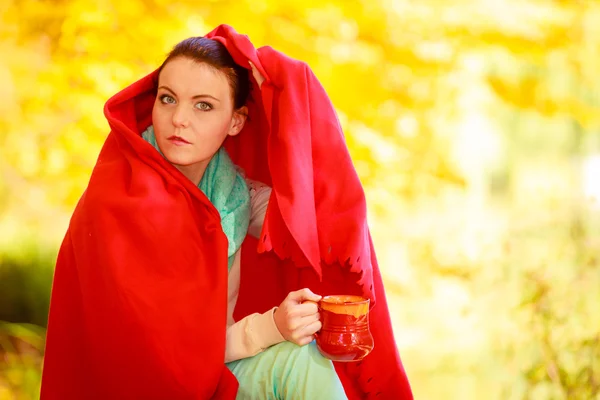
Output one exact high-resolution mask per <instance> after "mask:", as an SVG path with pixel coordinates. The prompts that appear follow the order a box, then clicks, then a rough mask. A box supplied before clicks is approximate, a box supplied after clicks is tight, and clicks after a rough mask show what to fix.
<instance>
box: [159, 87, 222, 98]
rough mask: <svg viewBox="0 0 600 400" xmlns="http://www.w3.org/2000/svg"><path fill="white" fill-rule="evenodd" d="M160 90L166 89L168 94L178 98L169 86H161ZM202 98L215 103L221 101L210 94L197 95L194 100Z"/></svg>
mask: <svg viewBox="0 0 600 400" xmlns="http://www.w3.org/2000/svg"><path fill="white" fill-rule="evenodd" d="M158 88H159V89H164V90H166V91H168V92H171V94H173V95H175V96H177V95H176V94H175V92H174V91H173V90H171V88H169V87H168V86H165V85H162V86H159V87H158ZM201 97H208V98H211V99H213V100H215V101H218V102H220V101H221V100H219V99H217V98H216V97H214V96H211V95H210V94H197V95H195V96H193V97H192V99H198V98H201Z"/></svg>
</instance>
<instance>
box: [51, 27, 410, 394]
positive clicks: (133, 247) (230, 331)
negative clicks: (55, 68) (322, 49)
mask: <svg viewBox="0 0 600 400" xmlns="http://www.w3.org/2000/svg"><path fill="white" fill-rule="evenodd" d="M208 37H211V38H213V39H214V41H211V40H209V39H201V38H196V39H191V40H188V41H184V42H182V43H181V44H180V45H178V46H176V47H175V49H174V50H173V52H172V53H171V54H170V55H169V57H167V59H166V60H165V62H164V63H163V65H162V66H161V68H159V69H158V70H157V71H156V72H155V73H153V74H151V75H149V76H148V77H146V78H144V79H142V80H140V81H138V82H136V83H135V84H133V85H132V86H130V87H129V88H127V89H125V90H124V91H122V92H121V93H119V94H117V95H116V96H114V97H113V98H112V99H111V100H109V101H108V102H107V106H106V108H105V113H106V115H107V118H108V120H109V124H110V126H111V134H110V135H109V137H108V138H107V141H106V143H105V145H104V147H103V149H102V151H101V153H100V156H99V158H98V162H97V165H96V167H95V169H94V172H93V174H92V177H91V179H90V184H89V186H88V189H87V190H86V192H85V193H84V195H83V196H82V199H81V201H80V202H79V204H78V206H77V209H76V210H75V212H74V215H73V218H72V221H71V224H70V227H69V230H68V232H67V235H66V237H65V240H64V242H63V245H62V247H61V251H60V253H59V258H58V261H57V267H56V274H55V281H54V287H53V296H52V303H51V311H50V320H49V327H48V338H47V350H46V359H45V366H44V376H43V382H42V398H48V399H53V398H60V399H70V398H73V399H75V398H113V399H117V398H127V399H129V398H144V399H148V398H157V399H160V398H170V399H180V398H181V399H187V398H193V399H203V398H233V397H235V395H236V391H237V386H238V385H237V381H239V391H237V394H238V396H239V397H240V398H265V397H267V396H268V397H271V396H273V397H276V398H294V396H296V398H333V399H335V398H345V397H346V394H347V395H348V397H351V398H357V397H363V396H364V395H365V394H366V393H367V392H368V391H370V388H374V389H375V390H376V391H374V392H373V395H374V396H375V395H383V396H384V397H380V398H402V397H398V395H400V394H401V395H402V396H403V397H404V398H410V396H411V395H410V389H409V387H408V384H407V382H406V377H405V375H404V372H403V370H402V368H401V365H400V363H399V359H398V357H397V352H396V350H395V346H394V343H393V337H392V334H391V328H390V327H389V316H388V315H387V307H386V305H385V297H384V295H383V287H382V286H381V280H380V277H379V275H378V269H377V266H376V262H375V259H374V254H373V253H372V249H371V246H370V239H369V238H368V230H366V231H365V227H366V223H365V218H364V195H363V193H362V190H361V188H360V184H359V183H358V181H357V179H356V176H355V173H354V170H353V168H352V167H351V164H348V163H349V157H348V156H347V150H346V149H345V146H344V145H343V142H340V137H337V136H335V135H334V136H330V135H327V134H326V133H327V126H326V125H325V126H324V125H323V122H327V123H328V124H330V125H331V126H334V127H335V126H336V125H337V120H336V119H335V114H332V109H331V105H330V104H329V103H327V101H328V99H327V98H326V95H325V94H324V92H322V88H320V86H318V82H316V80H315V79H314V77H312V76H310V75H306V74H305V75H304V76H302V75H301V74H299V73H292V74H290V73H289V71H292V70H294V69H295V68H296V69H297V68H298V67H301V68H302V69H304V68H305V65H304V64H300V63H298V62H295V61H293V60H290V59H288V58H286V57H285V56H283V55H280V54H278V53H275V52H273V51H272V50H270V49H261V50H259V51H258V52H257V51H256V50H255V49H254V48H253V47H252V45H251V43H250V42H249V41H248V39H247V37H244V36H242V35H238V34H237V33H235V31H233V29H231V28H230V27H227V26H221V27H219V28H217V29H216V30H215V31H213V32H211V34H209V35H208ZM217 42H218V43H220V45H219V44H218V43H217ZM232 57H233V59H232ZM234 60H235V62H234ZM249 60H252V61H253V62H254V63H255V64H256V65H257V67H256V68H255V67H252V69H253V75H254V77H255V81H256V82H252V85H254V88H255V89H256V91H255V93H254V95H253V99H252V100H253V101H250V102H247V100H246V98H247V97H248V93H249V91H250V89H249V87H250V85H249V80H248V72H247V69H249V68H250V64H248V61H249ZM240 66H244V67H240ZM311 85H312V86H311ZM259 87H262V89H264V90H261V89H259ZM299 88H304V92H305V93H304V94H305V95H306V96H305V97H302V96H299V97H298V95H300V94H301V92H302V90H299ZM290 95H292V97H291V98H290ZM293 96H296V97H293ZM300 99H304V100H308V101H312V102H313V103H315V105H316V106H318V107H319V108H318V109H314V108H311V107H308V106H307V105H306V104H304V105H302V102H301V101H299V100H300ZM319 102H321V104H319ZM286 107H287V110H285V108H286ZM323 107H325V108H323ZM327 107H329V108H327ZM323 110H324V111H323ZM291 112H293V114H290V113H291ZM324 112H325V113H324ZM290 115H292V116H290ZM307 117H309V118H307ZM323 117H324V118H325V121H319V119H320V118H323ZM290 118H292V119H290ZM310 118H315V121H316V122H318V123H319V126H320V127H321V129H322V133H323V134H324V135H323V136H324V138H325V139H319V138H314V137H313V136H312V134H311V131H310V130H307V128H306V122H307V121H308V120H309V119H310ZM308 122H310V121H308ZM299 128H300V129H303V130H304V132H305V133H304V134H302V133H300V134H298V135H292V136H290V133H292V132H293V133H297V132H296V131H297V129H299ZM338 128H339V126H338ZM333 133H335V132H333ZM340 133H341V132H340ZM140 136H141V138H140ZM303 136H304V137H305V136H308V138H309V140H308V141H307V140H306V137H305V138H304V139H302V137H303ZM311 137H313V139H312V140H310V138H311ZM142 138H143V139H145V141H146V142H149V143H150V144H152V146H148V145H147V143H144V140H142ZM283 139H286V140H283ZM224 142H225V147H227V148H228V150H229V154H231V155H232V158H233V161H234V162H235V163H236V164H238V165H239V166H240V167H242V168H243V170H244V171H245V172H246V173H247V175H248V177H249V178H250V179H251V180H249V182H250V184H251V186H254V188H253V190H251V192H252V193H253V195H250V193H249V191H248V187H247V186H246V183H245V181H244V179H243V178H242V176H241V174H240V172H238V170H237V168H236V167H235V165H234V163H233V162H232V160H231V159H230V158H229V156H228V151H226V150H225V147H224V146H223V143H224ZM307 143H308V146H310V147H312V152H311V151H308V150H311V149H310V148H309V147H307ZM340 143H341V144H340ZM290 146H293V147H290ZM340 146H341V147H340ZM157 150H158V152H157ZM291 150H293V152H291ZM323 150H340V152H338V153H336V154H337V155H336V156H331V155H328V157H327V158H325V159H324V158H323V155H324V152H323ZM307 151H308V152H307ZM344 151H345V152H344ZM291 154H294V155H293V156H290V155H291ZM307 157H309V158H308V159H307ZM310 158H312V160H310ZM307 161H308V163H307ZM303 164H304V165H303ZM309 164H310V165H309ZM312 164H314V167H315V168H313V165H312ZM344 164H346V165H344ZM332 166H335V167H336V168H337V169H338V171H337V173H338V174H341V175H340V176H341V177H342V179H340V181H341V182H343V184H344V185H343V186H344V191H343V192H342V191H340V186H341V185H339V184H336V183H335V179H333V180H332V177H331V176H329V177H326V174H324V173H326V172H328V169H331V167H332ZM324 176H325V177H326V179H324ZM307 179H308V180H307ZM311 180H312V182H310V181H311ZM257 181H261V182H265V184H266V185H272V186H273V192H274V193H272V194H271V193H270V189H269V188H268V187H267V186H266V185H265V184H258V183H257ZM325 181H328V182H329V183H327V185H326V190H325V191H324V190H323V189H322V185H324V183H323V182H325ZM198 189H200V190H198ZM340 193H343V196H340V195H339V194H340ZM269 199H270V200H269ZM267 203H268V207H267ZM333 205H335V207H336V208H337V210H339V211H341V212H339V211H338V212H335V211H332V209H331V207H332V206H333ZM344 211H346V212H344ZM347 211H352V212H351V213H350V214H348V213H347ZM263 220H264V226H262V227H261V225H263ZM332 226H335V228H332ZM332 229H333V230H332ZM335 230H338V232H337V234H334V233H335ZM247 232H249V233H250V234H251V236H252V235H253V236H254V237H255V238H254V239H253V238H252V237H251V236H249V237H248V238H246V239H245V237H246V233H247ZM365 233H366V237H365ZM258 236H259V237H260V240H257V239H256V237H258ZM317 238H318V239H317ZM322 240H324V241H325V242H326V243H327V246H328V251H327V253H326V254H325V253H321V254H322V255H321V254H320V250H321V248H322V247H323V243H322V242H321V241H322ZM351 251H356V253H354V254H352V255H350V256H349V257H348V260H346V262H339V260H340V259H341V258H342V256H343V257H344V258H345V257H346V255H348V254H349V252H351ZM353 256H354V257H358V259H354V258H353ZM361 257H362V258H363V261H362V262H361V261H360V258H361ZM240 265H241V267H240ZM225 268H227V269H225ZM373 284H374V285H375V288H373ZM309 287H310V288H312V289H313V291H311V290H310V289H308V288H309ZM335 290H337V291H340V292H344V293H351V292H353V293H360V294H363V295H366V296H370V297H371V298H372V299H373V300H375V296H374V295H375V294H377V296H378V297H377V299H378V300H377V301H378V306H377V307H376V308H374V309H373V311H372V312H374V313H375V312H376V310H377V311H378V317H379V318H378V319H377V323H375V324H373V326H372V327H373V334H374V337H375V340H376V343H377V344H378V345H380V346H382V347H383V348H384V350H383V351H381V352H379V353H378V352H377V350H375V351H374V352H373V353H372V355H370V356H369V357H367V359H366V360H365V361H364V362H363V364H362V365H361V364H357V365H352V366H350V365H336V366H335V370H334V366H333V365H332V363H331V362H329V361H328V360H325V359H324V358H323V357H322V356H320V354H319V353H318V352H317V351H316V350H315V347H314V344H308V343H311V342H312V340H313V335H314V333H315V332H316V331H318V330H319V329H320V322H319V321H318V313H317V310H316V307H315V306H314V304H312V303H310V302H308V303H305V301H307V300H309V301H318V300H319V299H320V296H318V295H315V294H314V292H321V293H325V291H326V292H328V293H330V292H332V291H335ZM238 293H239V294H238ZM277 305H279V306H278V307H275V306H277ZM234 320H236V321H238V322H234ZM386 345H391V347H390V348H388V349H385V347H386ZM371 360H373V361H371ZM382 360H384V361H385V363H384V364H382V363H381V361H382ZM225 362H228V364H227V367H228V368H226V367H225V366H224V363H225ZM379 367H388V370H389V371H387V372H386V373H383V374H381V373H380V375H381V376H382V377H383V378H384V379H381V378H379V380H377V379H374V377H373V376H370V377H367V376H366V375H368V374H372V373H373V372H375V371H376V369H377V368H379ZM229 371H231V372H233V374H234V375H235V376H236V377H237V380H236V379H235V378H234V376H233V375H232V374H231V373H230V372H229ZM336 372H337V374H336ZM338 376H339V378H338ZM394 378H396V379H398V378H400V379H401V382H400V383H396V384H394V383H392V382H393V380H394ZM340 379H341V382H340ZM372 381H375V383H373V382H372ZM342 384H343V387H342ZM344 392H345V393H344Z"/></svg>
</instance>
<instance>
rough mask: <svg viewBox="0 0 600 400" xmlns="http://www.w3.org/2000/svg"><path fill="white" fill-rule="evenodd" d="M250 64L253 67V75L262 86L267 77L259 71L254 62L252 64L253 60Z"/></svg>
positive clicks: (259, 85)
mask: <svg viewBox="0 0 600 400" xmlns="http://www.w3.org/2000/svg"><path fill="white" fill-rule="evenodd" d="M248 64H250V68H252V76H253V77H254V79H256V82H258V87H259V88H260V87H261V86H262V83H263V82H264V81H265V77H264V76H262V75H261V74H260V72H258V70H257V69H256V67H255V66H254V64H252V61H248Z"/></svg>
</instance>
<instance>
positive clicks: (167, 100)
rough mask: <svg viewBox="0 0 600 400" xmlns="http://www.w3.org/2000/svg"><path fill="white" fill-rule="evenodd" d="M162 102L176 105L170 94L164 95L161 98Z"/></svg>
mask: <svg viewBox="0 0 600 400" xmlns="http://www.w3.org/2000/svg"><path fill="white" fill-rule="evenodd" d="M160 102H161V103H163V104H175V99H174V98H173V97H172V96H169V95H168V94H163V95H162V96H160Z"/></svg>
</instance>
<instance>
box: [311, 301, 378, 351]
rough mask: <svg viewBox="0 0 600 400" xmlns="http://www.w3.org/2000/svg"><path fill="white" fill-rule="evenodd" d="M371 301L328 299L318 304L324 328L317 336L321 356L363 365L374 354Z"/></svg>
mask: <svg viewBox="0 0 600 400" xmlns="http://www.w3.org/2000/svg"><path fill="white" fill-rule="evenodd" d="M369 303H370V301H369V299H365V298H364V297H360V296H349V295H342V296H325V297H323V298H322V299H321V301H319V302H318V306H319V314H320V316H321V323H322V327H321V330H320V331H319V332H317V333H316V335H315V336H316V342H317V348H318V349H319V352H320V353H321V354H322V355H323V356H324V357H325V358H328V359H330V360H332V361H342V362H350V361H360V360H362V359H363V358H365V357H366V356H367V355H368V354H369V353H370V352H371V351H372V350H373V346H374V343H373V336H371V331H370V330H369Z"/></svg>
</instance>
